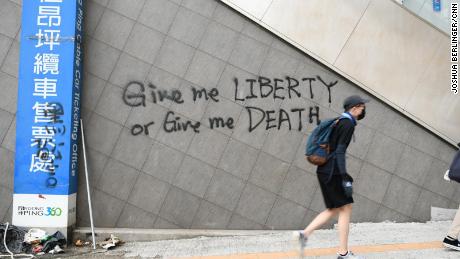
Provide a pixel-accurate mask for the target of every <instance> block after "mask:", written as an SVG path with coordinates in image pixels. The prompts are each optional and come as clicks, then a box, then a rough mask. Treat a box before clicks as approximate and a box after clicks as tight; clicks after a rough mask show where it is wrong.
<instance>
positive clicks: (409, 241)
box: [53, 221, 460, 259]
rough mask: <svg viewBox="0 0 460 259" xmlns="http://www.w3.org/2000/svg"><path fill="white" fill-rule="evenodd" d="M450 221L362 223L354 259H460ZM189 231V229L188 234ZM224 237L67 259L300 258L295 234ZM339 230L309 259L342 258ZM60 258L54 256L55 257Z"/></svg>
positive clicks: (321, 239)
mask: <svg viewBox="0 0 460 259" xmlns="http://www.w3.org/2000/svg"><path fill="white" fill-rule="evenodd" d="M450 223H451V222H450V221H440V222H427V223H389V222H388V223H359V224H352V225H351V228H350V245H351V248H350V249H351V250H352V251H354V252H355V254H359V255H361V256H363V257H364V258H366V259H374V258H375V259H376V258H385V259H387V258H394V259H406V258H417V259H420V258H427V259H453V258H460V252H457V251H453V250H448V249H445V248H443V247H442V244H441V240H442V239H443V238H444V235H445V233H446V231H447V229H448V227H449V225H450ZM186 231H187V230H184V232H186ZM242 233H245V235H235V236H220V237H216V236H213V237H209V236H208V237H206V236H201V237H196V238H190V239H176V240H161V241H150V242H127V243H126V244H124V245H122V246H120V247H117V248H116V249H114V250H110V251H104V250H101V249H99V250H97V251H91V250H90V249H89V248H72V249H68V252H67V253H66V254H63V255H60V256H59V257H61V258H64V257H67V258H110V259H113V258H162V259H166V258H183V259H186V258H190V259H223V258H230V259H278V258H279V259H281V258H300V256H299V248H298V244H297V242H294V241H293V240H292V232H291V231H273V232H269V233H267V232H265V233H261V232H260V231H259V232H257V231H255V232H249V233H255V234H248V232H242ZM337 236H338V234H337V230H336V229H329V230H318V231H316V232H315V233H314V234H313V235H312V236H311V237H310V239H309V243H308V245H307V247H306V249H305V250H304V258H318V259H323V258H324V259H326V258H337V256H336V246H337V245H338V238H337ZM53 258H55V257H53Z"/></svg>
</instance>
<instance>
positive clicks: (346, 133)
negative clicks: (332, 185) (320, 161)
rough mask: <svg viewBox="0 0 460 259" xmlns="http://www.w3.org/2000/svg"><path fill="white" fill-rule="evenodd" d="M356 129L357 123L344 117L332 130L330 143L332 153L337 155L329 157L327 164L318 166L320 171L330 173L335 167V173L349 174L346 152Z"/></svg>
mask: <svg viewBox="0 0 460 259" xmlns="http://www.w3.org/2000/svg"><path fill="white" fill-rule="evenodd" d="M354 131H355V124H354V122H353V121H352V120H350V119H347V118H343V119H341V120H340V121H339V122H338V123H337V125H336V126H335V127H334V129H333V130H332V133H331V136H330V139H329V144H330V148H331V153H332V152H334V151H335V152H336V153H335V157H333V158H331V159H329V160H328V161H327V163H326V164H324V165H322V166H318V169H317V172H318V173H325V174H330V173H331V170H333V168H334V172H333V174H335V175H337V174H347V168H346V164H345V153H346V151H347V148H348V145H349V144H350V142H351V139H352V137H353V132H354Z"/></svg>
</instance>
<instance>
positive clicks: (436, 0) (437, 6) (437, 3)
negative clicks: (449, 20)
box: [433, 0, 441, 12]
mask: <svg viewBox="0 0 460 259" xmlns="http://www.w3.org/2000/svg"><path fill="white" fill-rule="evenodd" d="M433 11H435V12H440V11H441V0H433Z"/></svg>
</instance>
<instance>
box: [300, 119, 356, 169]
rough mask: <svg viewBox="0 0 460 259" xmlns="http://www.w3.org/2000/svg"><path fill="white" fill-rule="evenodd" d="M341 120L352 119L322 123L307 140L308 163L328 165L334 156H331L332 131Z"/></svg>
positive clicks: (306, 153)
mask: <svg viewBox="0 0 460 259" xmlns="http://www.w3.org/2000/svg"><path fill="white" fill-rule="evenodd" d="M341 119H350V118H348V117H346V116H343V115H342V116H340V117H337V118H334V119H328V120H326V121H322V122H321V123H320V124H319V125H318V126H317V127H316V128H315V129H314V130H313V132H312V133H311V135H310V137H308V140H307V146H306V148H305V156H306V158H307V160H308V162H310V163H312V164H314V165H317V166H321V165H324V164H326V163H327V161H328V160H329V158H331V157H332V156H333V154H330V151H331V150H330V146H329V138H330V136H331V133H332V130H333V129H334V127H335V126H336V125H337V123H339V121H340V120H341Z"/></svg>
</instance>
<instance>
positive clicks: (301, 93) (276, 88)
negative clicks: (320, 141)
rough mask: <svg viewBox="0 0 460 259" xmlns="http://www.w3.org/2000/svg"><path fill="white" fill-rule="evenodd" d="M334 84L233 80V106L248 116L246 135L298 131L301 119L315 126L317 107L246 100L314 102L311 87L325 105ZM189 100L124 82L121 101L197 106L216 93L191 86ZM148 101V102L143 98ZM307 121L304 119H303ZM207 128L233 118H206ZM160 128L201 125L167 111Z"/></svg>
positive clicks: (138, 129)
mask: <svg viewBox="0 0 460 259" xmlns="http://www.w3.org/2000/svg"><path fill="white" fill-rule="evenodd" d="M337 83H338V81H332V82H326V81H324V79H322V78H321V76H319V75H317V76H315V77H303V78H300V79H297V78H293V77H289V76H286V77H285V78H273V79H271V78H268V77H263V76H259V77H258V78H256V79H254V78H247V79H240V78H236V77H235V78H234V79H233V86H234V93H235V94H234V97H233V101H234V102H235V103H240V104H242V105H243V106H244V111H245V112H247V114H248V119H249V121H248V125H249V127H248V132H252V131H254V130H256V129H257V128H262V129H265V130H272V129H274V130H275V129H276V130H280V129H281V128H282V127H287V129H289V130H298V131H301V130H302V128H303V127H304V122H305V120H306V121H307V122H308V123H310V124H316V125H318V124H319V123H320V122H321V119H320V107H319V106H317V105H313V106H308V107H294V108H290V109H283V108H278V109H269V110H267V109H263V108H261V107H257V106H256V105H245V103H246V102H247V101H248V100H254V99H267V100H268V99H271V100H274V101H276V100H292V99H296V98H307V99H312V100H313V99H315V88H318V87H321V88H325V89H326V90H327V94H328V96H327V97H328V103H331V102H332V93H331V92H332V88H333V87H334V86H335V85H337ZM190 91H191V95H190V96H191V98H190V100H187V99H186V98H185V97H184V96H185V95H184V93H183V92H182V91H181V90H179V89H162V88H160V87H158V86H156V85H154V84H152V83H143V82H140V81H131V82H128V83H127V84H126V86H125V88H124V91H123V97H122V99H123V102H124V104H125V105H128V106H130V107H146V106H147V105H148V102H149V101H152V102H153V103H154V104H158V103H163V102H166V101H170V102H172V103H175V104H178V105H182V104H184V103H185V102H193V103H195V104H196V103H197V101H199V100H204V101H210V102H215V103H218V102H219V90H218V89H217V88H212V89H210V90H208V89H204V88H200V89H198V88H195V87H191V88H190ZM147 98H148V99H147ZM307 118H308V120H307ZM205 121H207V123H208V125H207V127H209V128H210V129H215V128H228V129H233V128H234V127H235V121H236V120H235V118H233V117H231V116H227V117H209V118H207V120H205ZM156 123H158V122H155V121H147V122H139V123H138V124H135V125H133V126H132V127H131V134H132V135H134V136H137V135H140V134H145V135H148V134H149V127H150V126H152V125H154V124H156ZM160 123H161V125H162V129H163V130H164V131H165V132H167V133H173V132H180V131H188V130H190V131H194V132H195V133H199V132H200V127H201V122H199V121H192V120H187V119H184V118H182V117H181V116H180V115H179V114H177V113H175V112H174V111H171V110H168V111H167V112H166V114H165V115H164V117H163V119H162V120H161V122H160Z"/></svg>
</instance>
